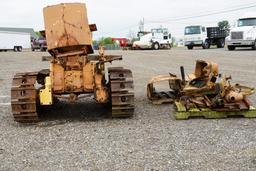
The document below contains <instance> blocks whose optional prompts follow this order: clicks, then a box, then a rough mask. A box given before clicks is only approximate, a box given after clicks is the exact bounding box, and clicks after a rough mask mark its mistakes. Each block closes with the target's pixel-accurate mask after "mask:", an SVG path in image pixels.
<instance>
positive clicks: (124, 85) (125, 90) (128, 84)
mask: <svg viewBox="0 0 256 171" xmlns="http://www.w3.org/2000/svg"><path fill="white" fill-rule="evenodd" d="M108 73H109V86H110V90H111V105H112V109H111V110H112V117H131V116H133V113H134V86H133V77H132V72H131V71H130V70H128V69H123V68H121V67H111V68H109V69H108Z"/></svg>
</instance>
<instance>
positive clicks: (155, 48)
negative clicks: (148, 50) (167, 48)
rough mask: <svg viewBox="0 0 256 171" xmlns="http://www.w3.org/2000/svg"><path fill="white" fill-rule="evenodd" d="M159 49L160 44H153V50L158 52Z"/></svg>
mask: <svg viewBox="0 0 256 171" xmlns="http://www.w3.org/2000/svg"><path fill="white" fill-rule="evenodd" d="M159 48H160V46H159V43H157V42H156V43H154V44H153V49H154V50H158V49H159Z"/></svg>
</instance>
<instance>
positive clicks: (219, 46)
mask: <svg viewBox="0 0 256 171" xmlns="http://www.w3.org/2000/svg"><path fill="white" fill-rule="evenodd" d="M224 46H225V41H224V40H223V39H220V40H218V43H217V48H224Z"/></svg>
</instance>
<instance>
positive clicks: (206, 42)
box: [203, 40, 210, 49]
mask: <svg viewBox="0 0 256 171" xmlns="http://www.w3.org/2000/svg"><path fill="white" fill-rule="evenodd" d="M209 48H210V44H209V42H208V41H207V40H205V42H204V44H203V49H209Z"/></svg>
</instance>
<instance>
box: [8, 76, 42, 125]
mask: <svg viewBox="0 0 256 171" xmlns="http://www.w3.org/2000/svg"><path fill="white" fill-rule="evenodd" d="M37 75H38V73H37V72H27V73H18V74H16V75H15V76H14V78H13V81H12V88H11V106H12V114H13V117H14V120H15V121H17V122H22V123H33V122H38V121H39V119H38V114H37V111H36V99H37V91H36V88H35V83H36V80H37Z"/></svg>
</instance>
